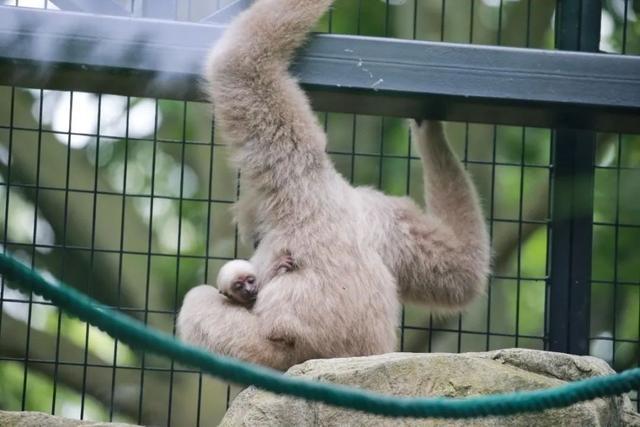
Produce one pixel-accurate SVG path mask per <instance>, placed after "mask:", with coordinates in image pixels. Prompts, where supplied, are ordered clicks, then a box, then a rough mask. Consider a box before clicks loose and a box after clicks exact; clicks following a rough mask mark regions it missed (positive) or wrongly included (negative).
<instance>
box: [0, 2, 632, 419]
mask: <svg viewBox="0 0 640 427" xmlns="http://www.w3.org/2000/svg"><path fill="white" fill-rule="evenodd" d="M69 3H74V2H56V1H54V0H43V1H37V0H29V1H27V0H9V1H5V4H6V5H12V6H18V7H39V8H60V9H63V8H64V6H65V4H69ZM78 3H82V2H78ZM91 3H92V2H84V3H83V4H85V5H90V4H91ZM113 3H114V4H117V5H118V6H119V7H122V8H123V9H124V10H126V11H127V13H129V14H131V15H133V16H155V17H158V16H159V15H157V14H156V15H154V14H153V13H152V12H153V11H152V9H153V8H154V7H156V6H153V5H159V4H160V3H162V4H163V5H164V7H165V9H157V10H156V12H158V10H165V11H167V10H169V11H171V10H172V11H173V14H171V13H169V14H168V15H167V14H166V12H165V15H161V17H163V18H167V19H176V20H184V21H199V20H202V19H205V18H206V17H208V16H210V15H211V14H212V13H214V12H215V10H218V9H220V8H223V7H224V6H227V5H229V4H230V3H231V2H217V4H213V3H216V2H200V1H195V0H194V1H175V0H174V1H168V2H142V1H140V0H131V1H121V2H115V1H114V2H113ZM145 4H147V6H148V7H145ZM157 7H158V8H159V7H160V6H157ZM555 11H556V3H555V1H553V0H544V1H536V2H532V1H531V0H520V1H513V0H482V1H465V2H457V1H456V2H453V1H446V0H433V1H429V0H413V1H410V0H409V1H402V0H386V1H373V2H365V1H361V0H358V1H338V2H337V3H336V6H335V8H334V9H333V10H332V12H331V13H330V14H329V15H327V16H326V17H325V18H324V19H323V21H322V22H321V23H320V24H319V25H318V30H319V31H325V32H334V33H340V34H357V35H372V36H384V37H395V38H402V39H417V40H432V41H446V42H455V43H470V44H492V45H504V46H520V47H533V48H542V49H552V48H553V47H554V45H555V37H556V35H555V34H556V33H555ZM636 13H640V4H638V2H633V1H629V0H616V1H610V2H606V3H605V7H604V9H603V11H602V31H601V43H600V49H601V50H603V51H607V52H618V53H623V54H631V55H633V54H637V53H639V52H640V25H638V20H637V18H636ZM0 100H1V101H0V173H1V179H2V182H1V183H0V195H1V197H0V209H1V211H2V213H1V214H0V218H1V219H2V222H1V223H0V226H1V227H2V235H3V250H4V251H6V252H10V253H13V254H15V255H17V256H19V257H20V258H22V259H24V260H25V261H27V262H29V263H31V265H32V266H34V267H35V268H38V269H40V270H42V271H45V272H46V273H47V274H50V275H52V276H54V277H56V278H58V279H60V280H63V281H65V282H67V283H70V284H71V285H73V286H74V287H76V288H78V289H80V290H82V291H83V292H86V293H88V294H89V295H91V296H93V297H95V298H98V299H99V300H101V301H103V302H105V303H106V304H108V305H110V306H113V307H116V308H118V309H119V310H121V311H123V312H125V313H128V314H130V315H131V316H134V317H136V318H138V319H141V320H143V321H145V322H146V323H147V324H149V325H150V326H152V327H154V328H158V329H161V330H164V331H167V332H169V333H172V332H174V320H175V314H176V312H177V310H178V308H179V306H180V302H181V299H182V296H183V295H184V293H185V292H186V291H187V290H188V289H189V288H190V287H192V286H194V285H196V284H199V283H212V282H213V281H214V279H215V275H216V273H217V270H218V269H219V268H220V266H221V265H222V264H223V263H224V262H226V261H227V260H229V259H233V258H239V257H240V258H246V257H248V256H249V255H250V253H251V248H250V247H248V246H246V245H245V244H243V243H242V242H241V241H240V240H239V239H238V234H237V230H236V229H235V227H234V226H233V225H232V219H231V214H230V211H229V206H230V205H231V204H232V203H233V202H234V201H235V200H236V199H237V197H238V192H239V188H238V171H237V170H234V169H232V168H231V167H230V166H229V162H228V158H229V149H228V145H227V141H225V140H224V137H223V136H222V135H220V134H219V133H218V131H217V129H216V127H215V123H212V121H211V114H210V106H209V105H208V104H205V103H200V102H192V101H176V100H166V99H154V98H134V97H127V96H116V95H110V94H96V93H88V92H67V91H53V90H45V89H40V88H21V87H9V86H0ZM318 120H319V121H320V122H321V123H323V124H324V127H325V129H326V131H327V133H328V135H329V141H330V142H329V147H328V151H329V153H330V155H331V158H332V160H333V162H334V164H335V165H336V168H337V169H338V170H339V171H340V173H341V174H342V175H343V176H345V177H346V178H348V179H349V180H350V181H351V182H352V183H353V184H355V185H369V186H373V187H376V188H379V189H381V190H383V191H385V192H386V193H388V194H394V195H409V196H410V197H412V198H414V199H415V200H416V201H418V202H419V203H423V201H424V200H423V195H422V185H423V184H422V177H421V176H422V175H421V163H420V161H419V158H418V156H417V153H416V152H415V149H414V147H413V146H412V144H411V140H410V135H409V132H408V127H407V125H406V122H405V121H404V120H402V119H398V118H391V117H377V116H364V115H355V114H344V113H335V112H319V113H318ZM448 133H449V136H450V140H451V142H452V144H453V146H454V148H455V150H456V152H457V154H458V156H459V157H460V159H462V161H463V162H464V163H465V165H466V167H467V169H468V170H469V171H470V173H471V174H472V176H473V178H474V181H475V183H476V185H477V187H478V189H479V192H480V194H481V197H482V200H483V207H484V210H485V215H486V218H487V221H488V224H489V226H490V232H491V237H492V245H493V251H494V261H493V274H492V277H491V280H490V287H489V290H488V291H487V294H486V295H485V296H484V297H483V298H480V299H479V300H478V301H477V302H476V303H474V304H473V306H472V307H470V309H469V310H468V311H467V312H465V313H464V314H462V315H459V316H453V317H447V318H442V317H434V316H432V315H431V314H430V313H429V312H428V311H427V310H425V309H424V308H421V307H415V306H406V307H405V308H404V309H403V312H402V317H401V319H398V328H399V334H398V349H399V350H401V351H414V352H424V351H429V352H462V351H483V350H491V349H499V348H506V347H514V346H515V347H526V348H535V349H549V348H550V345H549V335H548V330H549V324H548V323H549V316H550V309H551V308H550V305H549V288H550V286H553V283H550V281H549V274H550V267H551V261H550V259H551V253H550V249H549V248H550V242H551V237H550V235H551V233H552V231H553V230H552V209H553V207H552V206H551V205H552V188H551V187H552V179H553V172H554V158H553V153H554V149H553V148H554V142H555V141H554V133H553V132H552V130H550V129H540V128H525V127H515V126H498V125H486V124H483V125H481V124H467V123H449V124H448ZM593 169H594V174H595V175H594V178H595V181H594V189H593V193H594V210H593V215H592V218H593V220H592V228H593V247H592V248H591V255H592V258H591V260H592V261H591V262H592V278H591V286H590V299H591V306H590V314H589V315H588V317H589V320H590V322H589V324H590V331H589V336H588V337H585V339H588V340H589V351H590V353H591V354H593V355H595V356H598V357H601V358H603V359H605V360H607V361H608V362H609V363H611V364H612V366H614V367H615V368H616V369H624V368H628V367H631V366H637V364H638V362H637V360H638V354H639V352H638V346H639V343H640V338H639V328H640V269H639V266H640V259H639V258H640V252H638V251H637V249H636V247H637V245H636V242H637V240H638V237H640V204H639V203H638V200H637V197H635V195H636V194H637V193H638V190H639V186H640V185H639V183H640V140H639V137H638V135H622V134H599V135H598V139H597V150H596V162H595V165H594V168H593ZM0 314H1V317H0V377H1V378H3V381H0V408H1V409H9V410H40V411H44V412H49V413H54V414H59V415H66V416H71V417H76V418H85V419H95V420H121V421H127V422H137V423H143V424H153V425H170V424H173V425H215V424H216V422H217V421H219V420H220V418H221V417H222V415H223V414H224V411H225V408H226V407H227V406H228V404H229V401H230V399H231V398H232V397H233V396H234V394H235V393H236V392H237V391H238V390H237V389H236V388H234V387H231V386H228V385H227V384H223V383H221V382H219V381H217V380H215V379H211V378H208V377H205V376H202V375H201V374H200V373H198V372H195V371H193V370H190V369H186V368H184V367H182V366H178V365H176V364H174V363H173V362H172V361H169V360H164V359H160V358H157V357H155V356H152V355H146V354H143V353H138V352H134V351H132V350H131V349H129V348H128V347H127V346H125V345H122V344H120V343H118V342H116V341H114V340H112V339H111V338H109V337H108V336H106V335H104V334H103V333H101V332H100V331H99V330H97V329H95V328H93V327H90V326H88V325H86V324H84V323H82V322H80V321H77V320H75V319H72V318H69V317H67V316H66V315H64V314H63V313H61V312H60V311H59V310H58V309H57V308H56V307H54V306H52V305H51V304H50V303H49V302H48V301H45V300H42V299H40V298H38V297H35V296H33V295H24V294H21V293H19V292H17V291H14V290H12V289H11V288H9V287H7V286H6V284H5V283H4V280H3V282H2V284H1V287H0Z"/></svg>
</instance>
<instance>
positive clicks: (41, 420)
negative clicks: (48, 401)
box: [0, 411, 133, 427]
mask: <svg viewBox="0 0 640 427" xmlns="http://www.w3.org/2000/svg"><path fill="white" fill-rule="evenodd" d="M0 426H1V427H133V426H132V425H131V424H121V423H100V422H93V421H80V420H72V419H70V418H64V417H56V416H53V415H47V414H43V413H42V412H8V411H0Z"/></svg>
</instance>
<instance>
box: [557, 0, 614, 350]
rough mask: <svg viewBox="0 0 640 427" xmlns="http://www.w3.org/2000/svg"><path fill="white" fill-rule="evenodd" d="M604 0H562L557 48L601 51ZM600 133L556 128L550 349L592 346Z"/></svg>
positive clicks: (559, 4)
mask: <svg viewBox="0 0 640 427" xmlns="http://www.w3.org/2000/svg"><path fill="white" fill-rule="evenodd" d="M601 10H602V4H601V0H559V1H558V7H557V11H556V15H557V27H556V31H557V38H556V48H558V49H562V50H578V51H586V52H596V51H597V50H598V46H599V44H600V14H601ZM595 147H596V134H595V133H593V132H586V131H574V130H556V131H555V133H554V164H553V175H552V189H553V197H552V214H551V217H552V234H551V248H550V250H551V273H550V277H549V280H550V281H551V283H550V293H549V310H550V312H549V318H550V319H549V331H548V332H549V349H550V350H552V351H560V352H566V353H573V354H587V353H588V351H589V302H590V301H589V299H590V295H589V294H590V280H591V244H592V233H593V224H592V222H593V180H594V169H593V165H594V160H595Z"/></svg>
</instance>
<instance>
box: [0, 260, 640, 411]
mask: <svg viewBox="0 0 640 427" xmlns="http://www.w3.org/2000/svg"><path fill="white" fill-rule="evenodd" d="M0 274H2V275H3V276H4V277H5V278H6V279H8V280H10V281H11V282H10V283H11V284H12V285H13V286H17V287H19V288H20V289H22V290H24V291H27V292H34V293H36V294H38V295H40V296H42V297H44V298H47V299H49V300H51V301H52V302H53V303H54V304H55V305H57V306H59V307H60V308H61V309H63V310H65V311H67V312H68V313H69V314H72V315H74V316H77V317H79V318H80V319H81V320H83V321H86V322H88V323H90V324H92V325H94V326H96V327H98V328H100V329H101V330H103V331H105V332H106V333H108V334H109V335H111V336H112V337H114V338H117V339H119V340H121V341H122V342H125V343H127V344H129V345H131V346H132V347H137V348H140V349H143V350H148V351H152V352H155V353H157V354H160V355H163V356H167V357H170V358H172V359H174V360H175V361H178V362H180V363H184V364H186V365H191V366H195V367H198V368H200V369H202V370H203V371H205V372H207V373H209V374H212V375H215V376H217V377H219V378H222V379H225V380H228V381H232V382H236V383H240V384H245V385H249V384H251V385H255V386H257V387H260V388H263V389H265V390H268V391H271V392H274V393H279V394H286V395H290V396H295V397H301V398H304V399H307V400H313V401H318V402H323V403H327V404H330V405H334V406H339V407H343V408H348V409H355V410H359V411H364V412H368V413H371V414H376V415H384V416H396V417H431V418H474V417H481V416H495V415H511V414H516V413H521V412H538V411H543V410H545V409H550V408H558V407H563V406H568V405H571V404H573V403H577V402H581V401H584V400H590V399H594V398H597V397H605V396H613V395H617V394H621V393H624V392H628V391H630V390H632V389H634V388H637V387H638V386H640V368H635V369H630V370H628V371H625V372H622V373H620V374H615V375H609V376H604V377H597V378H591V379H587V380H582V381H577V382H574V383H571V384H567V385H565V386H561V387H555V388H551V389H546V390H537V391H528V392H518V393H511V394H499V395H492V396H485V397H471V398H464V399H451V398H448V399H447V398H402V397H391V396H385V395H381V394H377V393H372V392H368V391H365V390H360V389H355V388H349V387H345V386H339V385H335V384H326V383H321V382H314V381H308V380H302V379H296V378H291V377H287V376H284V375H282V374H280V373H278V372H276V371H273V370H271V369H266V368H262V367H258V366H256V365H252V364H249V363H245V362H242V361H239V360H236V359H233V358H229V357H224V356H220V355H215V354H211V353H208V352H206V351H204V350H201V349H198V348H196V347H192V346H189V345H185V344H183V343H181V342H179V341H177V340H176V339H174V338H173V337H171V336H170V335H167V334H164V333H161V332H158V331H154V330H151V329H149V328H147V327H146V326H145V325H143V324H142V323H140V322H138V321H135V320H133V319H131V318H129V317H127V316H125V315H123V314H120V313H118V312H116V311H114V310H111V309H109V308H108V307H106V306H104V305H102V304H100V303H98V302H97V301H95V300H93V299H92V298H89V297H88V296H86V295H85V294H82V293H80V292H78V291H76V290H74V289H72V288H70V287H69V286H67V285H65V284H64V283H61V282H57V281H53V280H50V279H46V278H45V277H44V276H42V275H41V274H39V273H38V272H37V271H35V270H32V269H30V268H29V267H28V266H26V265H25V264H23V263H22V262H20V261H18V260H16V259H14V258H12V257H10V256H8V255H6V254H1V255H0Z"/></svg>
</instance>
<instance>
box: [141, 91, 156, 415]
mask: <svg viewBox="0 0 640 427" xmlns="http://www.w3.org/2000/svg"><path fill="white" fill-rule="evenodd" d="M154 101H155V111H154V116H153V152H152V154H151V155H152V158H151V192H150V194H149V235H148V239H147V277H146V283H145V290H144V324H145V325H147V324H148V323H149V294H150V291H151V262H152V257H153V255H152V254H153V202H154V198H155V189H156V160H157V157H158V126H159V123H158V116H159V114H160V111H159V110H160V107H159V105H158V100H157V99H155V100H154ZM146 361H147V353H146V352H144V351H143V352H142V358H141V362H140V398H139V400H138V421H137V422H138V424H142V422H143V420H142V418H143V414H144V412H143V402H144V374H145V369H146Z"/></svg>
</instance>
